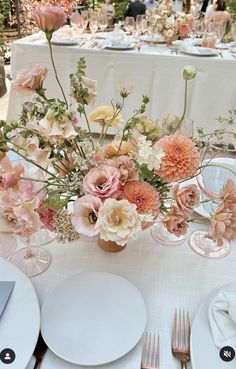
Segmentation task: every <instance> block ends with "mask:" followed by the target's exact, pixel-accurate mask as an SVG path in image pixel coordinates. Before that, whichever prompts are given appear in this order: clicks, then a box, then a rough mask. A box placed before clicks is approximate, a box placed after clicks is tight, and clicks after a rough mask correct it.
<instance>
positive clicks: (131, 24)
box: [124, 17, 135, 35]
mask: <svg viewBox="0 0 236 369" xmlns="http://www.w3.org/2000/svg"><path fill="white" fill-rule="evenodd" d="M124 29H125V30H126V31H127V32H129V33H130V34H131V35H132V32H133V31H134V29H135V20H134V17H126V18H125V21H124Z"/></svg>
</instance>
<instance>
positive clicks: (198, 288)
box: [18, 224, 236, 369]
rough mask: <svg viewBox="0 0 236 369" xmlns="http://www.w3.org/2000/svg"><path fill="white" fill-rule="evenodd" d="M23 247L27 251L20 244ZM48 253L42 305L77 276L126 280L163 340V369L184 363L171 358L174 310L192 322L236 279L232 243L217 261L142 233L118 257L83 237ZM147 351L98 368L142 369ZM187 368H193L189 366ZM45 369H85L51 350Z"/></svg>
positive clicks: (40, 286) (38, 283)
mask: <svg viewBox="0 0 236 369" xmlns="http://www.w3.org/2000/svg"><path fill="white" fill-rule="evenodd" d="M204 227H206V225H200V224H193V225H191V226H190V229H189V234H191V232H192V231H193V230H194V229H199V228H204ZM18 246H19V247H22V246H23V245H22V244H20V242H19V245H18ZM43 247H45V248H46V249H47V250H48V251H49V252H50V253H51V255H52V263H51V265H50V267H49V268H48V269H47V270H46V271H45V272H44V273H43V274H41V275H39V276H36V277H34V278H32V279H31V280H32V283H33V285H34V287H35V289H36V291H37V294H38V297H39V302H40V305H42V304H43V302H44V300H45V298H46V296H47V295H48V294H49V293H50V292H51V291H52V290H53V289H54V288H55V287H56V286H57V285H58V284H59V283H60V282H61V281H63V280H64V279H65V278H68V277H70V276H72V275H75V274H77V273H81V272H84V271H102V272H110V273H114V274H117V275H119V276H121V277H124V278H127V279H128V280H129V281H130V282H132V283H133V284H134V285H135V286H136V287H137V288H138V289H139V291H140V292H141V294H142V296H143V298H144V301H145V304H146V307H147V317H148V323H147V331H149V332H153V333H159V334H160V361H161V364H160V369H177V368H180V363H179V362H178V361H177V360H176V359H175V358H174V357H173V356H172V353H171V331H172V322H173V316H174V311H175V309H176V308H185V309H188V311H189V313H190V318H191V321H192V320H193V319H194V316H195V314H196V312H197V310H198V309H199V307H200V306H201V304H202V303H203V302H204V301H205V299H206V297H207V295H208V294H209V293H210V292H212V291H213V290H214V289H215V288H216V287H220V286H222V285H224V284H225V283H228V282H231V281H233V280H235V279H236V274H235V263H236V242H233V243H232V250H231V252H230V254H229V255H228V256H227V257H225V258H223V259H217V260H215V259H214V260H212V259H207V258H203V257H201V256H199V255H197V254H196V253H194V252H193V251H192V250H191V249H190V247H189V245H188V242H187V239H186V241H184V243H182V244H181V245H179V246H163V245H161V244H160V243H158V242H157V241H155V240H154V239H153V238H152V237H151V234H150V230H146V231H145V232H142V233H140V234H139V235H138V238H137V239H136V240H133V241H131V242H129V243H128V245H127V246H126V248H125V249H124V250H122V251H121V252H119V253H108V252H104V251H103V250H102V249H100V248H99V246H98V244H97V241H96V239H94V238H87V237H83V236H82V237H81V239H80V240H78V241H75V242H73V243H70V244H60V243H58V242H57V241H56V240H55V241H53V242H52V243H50V244H48V245H46V246H43ZM75 294H76V291H75ZM55 309H56V306H55ZM68 314H70V311H68ZM114 319H115V317H114ZM55 334H56V332H55ZM142 345H143V342H142V341H141V342H140V343H139V344H138V345H137V346H136V347H135V348H134V349H133V350H132V351H131V352H130V353H128V354H127V355H126V356H124V357H123V358H121V359H119V360H117V361H115V362H114V363H111V364H107V365H102V366H101V367H99V368H102V369H140V362H141V353H142ZM86 368H88V367H86ZM97 368H98V367H96V369H97ZM188 368H189V369H190V368H191V365H190V364H188ZM19 369H20V368H19ZM21 369H24V368H21ZM41 369H85V367H81V366H76V365H74V364H70V363H67V362H65V361H63V360H62V359H60V358H58V357H57V356H56V355H55V354H53V353H52V352H51V351H50V350H48V351H47V353H46V354H45V357H44V360H43V363H42V367H41ZM90 369H95V367H90ZM193 369H201V368H197V367H196V368H193Z"/></svg>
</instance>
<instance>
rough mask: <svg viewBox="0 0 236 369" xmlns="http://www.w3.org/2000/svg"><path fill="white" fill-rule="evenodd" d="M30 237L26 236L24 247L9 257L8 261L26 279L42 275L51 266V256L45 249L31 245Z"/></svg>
mask: <svg viewBox="0 0 236 369" xmlns="http://www.w3.org/2000/svg"><path fill="white" fill-rule="evenodd" d="M31 236H32V235H26V236H25V238H24V242H25V244H26V247H24V248H22V249H20V250H18V251H16V252H15V253H14V254H12V255H11V257H10V261H11V263H13V264H15V265H16V266H17V267H18V268H19V269H21V270H22V271H23V272H24V273H25V274H26V275H27V277H34V276H36V275H39V274H41V273H43V272H44V271H45V270H46V269H47V268H48V267H49V265H50V264H51V255H50V254H49V252H48V251H47V250H45V249H42V248H41V247H38V246H32V245H31Z"/></svg>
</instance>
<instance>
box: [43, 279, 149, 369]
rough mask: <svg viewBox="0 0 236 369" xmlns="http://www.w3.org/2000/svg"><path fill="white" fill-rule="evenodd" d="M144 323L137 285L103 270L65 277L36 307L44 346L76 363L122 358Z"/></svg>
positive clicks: (142, 304)
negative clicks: (45, 344)
mask: <svg viewBox="0 0 236 369" xmlns="http://www.w3.org/2000/svg"><path fill="white" fill-rule="evenodd" d="M146 322H147V313H146V307H145V303H144V301H143V298H142V296H141V294H140V292H139V291H138V289H137V288H136V287H135V286H134V285H133V284H132V283H130V282H129V281H128V280H126V279H124V278H122V277H120V276H118V275H115V274H110V273H103V272H85V273H80V274H76V275H74V276H73V277H70V278H67V279H65V280H64V281H63V282H62V283H60V284H59V285H58V286H57V287H56V288H55V289H54V290H53V291H52V292H51V293H50V294H49V295H48V297H47V298H46V300H45V301H44V303H43V307H42V311H41V331H42V335H43V338H44V340H45V342H46V343H47V345H48V347H49V348H50V349H51V350H52V351H53V352H54V353H55V354H56V355H57V356H59V357H60V358H62V359H64V360H66V361H68V362H71V363H74V364H78V365H91V366H92V365H103V364H106V363H109V362H112V361H115V360H117V359H119V358H121V357H122V356H124V355H125V354H127V353H128V352H129V351H130V350H131V349H132V348H133V347H134V346H135V345H136V344H137V343H138V342H139V340H140V339H141V337H142V335H143V332H144V330H145V327H146Z"/></svg>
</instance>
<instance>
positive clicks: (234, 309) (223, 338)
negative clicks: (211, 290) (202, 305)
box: [208, 291, 236, 348]
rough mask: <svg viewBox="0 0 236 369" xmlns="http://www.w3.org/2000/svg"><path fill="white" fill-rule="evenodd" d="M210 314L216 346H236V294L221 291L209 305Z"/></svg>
mask: <svg viewBox="0 0 236 369" xmlns="http://www.w3.org/2000/svg"><path fill="white" fill-rule="evenodd" d="M208 316H209V322H210V327H211V331H212V336H213V339H214V342H215V344H216V346H217V347H219V348H222V347H224V346H236V294H234V293H232V292H226V291H220V292H219V293H218V294H217V295H216V296H215V298H214V299H213V300H212V302H211V303H210V305H209V310H208Z"/></svg>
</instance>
